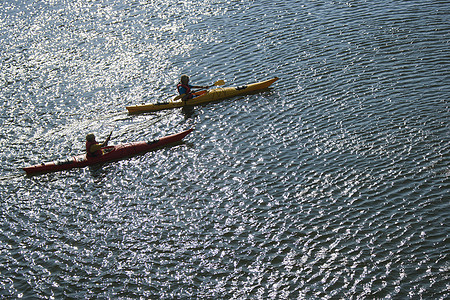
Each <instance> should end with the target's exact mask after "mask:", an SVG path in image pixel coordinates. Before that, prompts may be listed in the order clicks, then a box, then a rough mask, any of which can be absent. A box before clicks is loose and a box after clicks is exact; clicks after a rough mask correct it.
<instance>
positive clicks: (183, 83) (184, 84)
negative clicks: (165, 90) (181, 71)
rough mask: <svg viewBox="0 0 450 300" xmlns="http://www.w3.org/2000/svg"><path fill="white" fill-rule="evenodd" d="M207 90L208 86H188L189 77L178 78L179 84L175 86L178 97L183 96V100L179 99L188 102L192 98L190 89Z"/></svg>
mask: <svg viewBox="0 0 450 300" xmlns="http://www.w3.org/2000/svg"><path fill="white" fill-rule="evenodd" d="M193 88H194V89H195V88H198V89H207V88H209V86H200V85H190V84H189V76H187V75H182V76H181V78H180V83H178V85H177V90H178V93H180V95H184V96H183V98H181V99H182V100H183V101H186V100H189V99H192V98H194V97H195V96H194V94H192V90H191V89H193Z"/></svg>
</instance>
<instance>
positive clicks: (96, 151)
mask: <svg viewBox="0 0 450 300" xmlns="http://www.w3.org/2000/svg"><path fill="white" fill-rule="evenodd" d="M111 133H112V132H111ZM110 138H111V134H110V135H109V136H108V137H107V138H106V140H105V141H104V142H103V143H101V144H100V143H98V142H97V141H96V140H95V135H94V134H93V133H89V134H88V135H86V155H87V156H88V157H97V156H102V155H103V154H104V153H103V150H102V147H105V146H107V145H108V142H109V139H110Z"/></svg>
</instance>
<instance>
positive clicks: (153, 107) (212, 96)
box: [127, 77, 278, 114]
mask: <svg viewBox="0 0 450 300" xmlns="http://www.w3.org/2000/svg"><path fill="white" fill-rule="evenodd" d="M277 80H278V77H275V78H272V79H269V80H266V81H261V82H257V83H252V84H248V85H244V86H237V87H224V88H217V89H212V90H206V91H199V92H196V93H194V95H196V96H197V97H195V98H193V99H189V100H187V101H182V100H178V101H170V102H161V103H153V104H143V105H133V106H127V110H128V112H129V113H130V114H137V113H143V112H150V111H159V110H164V109H172V108H178V107H184V106H194V105H200V104H205V103H208V102H212V101H218V100H222V99H226V98H230V97H234V96H238V95H245V94H249V93H252V92H257V91H261V90H264V89H266V88H268V87H269V86H270V85H271V84H272V83H274V82H275V81H277Z"/></svg>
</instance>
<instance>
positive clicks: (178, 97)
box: [172, 94, 186, 101]
mask: <svg viewBox="0 0 450 300" xmlns="http://www.w3.org/2000/svg"><path fill="white" fill-rule="evenodd" d="M184 96H186V94H181V95H178V96H176V97H175V98H173V99H172V101H175V100H178V99H181V98H183V97H184Z"/></svg>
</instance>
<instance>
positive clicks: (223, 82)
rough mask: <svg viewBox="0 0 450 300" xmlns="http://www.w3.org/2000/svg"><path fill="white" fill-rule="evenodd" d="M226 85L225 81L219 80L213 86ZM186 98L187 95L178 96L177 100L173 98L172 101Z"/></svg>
mask: <svg viewBox="0 0 450 300" xmlns="http://www.w3.org/2000/svg"><path fill="white" fill-rule="evenodd" d="M224 84H225V81H224V80H222V79H221V80H217V81H216V82H214V84H213V85H212V86H220V85H224ZM209 87H211V86H209ZM209 87H208V88H209ZM184 96H186V94H181V95H178V96H176V97H175V98H173V99H172V101H175V100H178V99H181V98H183V97H184Z"/></svg>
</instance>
